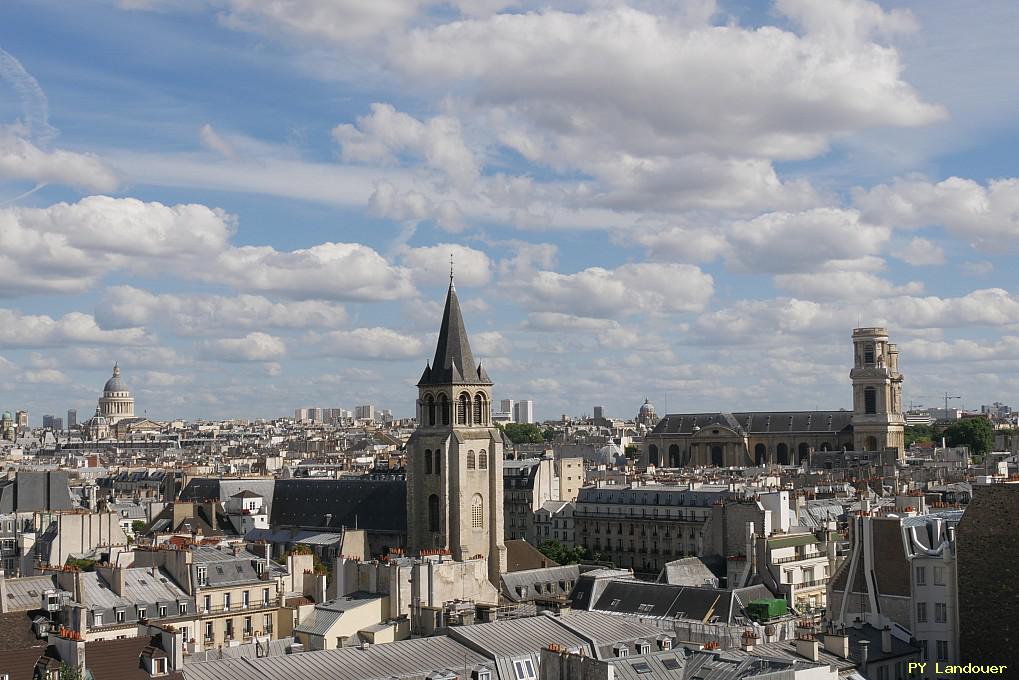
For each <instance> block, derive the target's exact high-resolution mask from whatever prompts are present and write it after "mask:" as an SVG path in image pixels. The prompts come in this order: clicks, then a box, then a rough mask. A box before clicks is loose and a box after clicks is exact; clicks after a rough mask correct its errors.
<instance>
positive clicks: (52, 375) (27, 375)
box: [20, 368, 70, 385]
mask: <svg viewBox="0 0 1019 680" xmlns="http://www.w3.org/2000/svg"><path fill="white" fill-rule="evenodd" d="M20 378H21V381H22V382H26V383H30V384H33V385H62V384H64V383H67V382H70V378H68V377H67V374H66V373H64V372H63V371H59V370H57V369H55V368H44V369H40V370H37V371H25V372H24V373H22V374H21V376H20Z"/></svg>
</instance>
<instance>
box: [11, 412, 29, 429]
mask: <svg viewBox="0 0 1019 680" xmlns="http://www.w3.org/2000/svg"><path fill="white" fill-rule="evenodd" d="M14 424H15V426H17V428H18V429H19V430H21V429H25V430H27V429H28V411H18V412H17V413H16V414H15V415H14Z"/></svg>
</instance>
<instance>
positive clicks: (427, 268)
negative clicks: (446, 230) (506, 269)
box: [401, 243, 492, 287]
mask: <svg viewBox="0 0 1019 680" xmlns="http://www.w3.org/2000/svg"><path fill="white" fill-rule="evenodd" d="M450 255H452V256H453V265H454V270H455V275H456V279H455V280H456V282H457V283H460V284H462V285H464V286H469V287H473V286H484V285H486V284H487V283H488V282H489V281H490V280H491V277H492V261H491V260H490V259H489V258H488V255H486V254H485V253H484V252H482V251H480V250H475V249H474V248H470V247H468V246H462V245H459V244H455V243H439V244H436V245H434V246H425V247H422V248H408V249H407V250H406V251H405V252H404V253H403V254H402V256H401V261H402V262H403V265H404V266H405V267H407V268H408V269H409V270H410V272H411V276H412V277H413V278H414V281H415V282H419V283H428V284H439V283H446V282H448V281H449V269H450V262H449V257H450Z"/></svg>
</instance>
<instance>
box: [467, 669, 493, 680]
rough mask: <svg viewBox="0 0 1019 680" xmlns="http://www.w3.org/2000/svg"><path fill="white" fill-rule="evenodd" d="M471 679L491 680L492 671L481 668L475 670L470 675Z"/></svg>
mask: <svg viewBox="0 0 1019 680" xmlns="http://www.w3.org/2000/svg"><path fill="white" fill-rule="evenodd" d="M471 677H472V678H473V680H492V671H490V670H489V669H488V668H487V667H485V666H482V667H481V668H475V669H474V672H473V673H471Z"/></svg>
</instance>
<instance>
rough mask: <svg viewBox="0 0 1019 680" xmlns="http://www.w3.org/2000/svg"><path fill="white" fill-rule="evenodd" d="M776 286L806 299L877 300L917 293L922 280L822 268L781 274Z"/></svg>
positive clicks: (777, 278) (919, 290)
mask: <svg viewBox="0 0 1019 680" xmlns="http://www.w3.org/2000/svg"><path fill="white" fill-rule="evenodd" d="M775 285H776V286H777V287H778V288H780V289H782V290H784V291H786V292H788V293H791V294H793V295H795V296H797V297H799V298H804V299H807V300H817V301H820V302H824V301H835V300H874V299H877V298H885V297H889V296H898V295H917V294H919V293H922V292H923V288H924V287H923V283H921V282H919V281H911V282H909V283H906V284H903V285H901V286H898V285H895V284H894V283H892V282H891V281H889V280H887V279H883V278H881V277H879V276H875V275H874V274H871V273H870V272H861V271H823V272H811V273H807V274H779V275H777V276H775Z"/></svg>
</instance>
